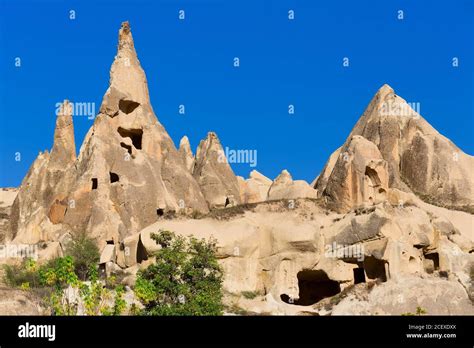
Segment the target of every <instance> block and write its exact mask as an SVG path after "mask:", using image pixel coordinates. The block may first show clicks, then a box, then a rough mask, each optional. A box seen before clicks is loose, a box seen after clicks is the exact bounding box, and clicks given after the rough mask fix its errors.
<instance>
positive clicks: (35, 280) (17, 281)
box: [3, 259, 40, 290]
mask: <svg viewBox="0 0 474 348" xmlns="http://www.w3.org/2000/svg"><path fill="white" fill-rule="evenodd" d="M3 268H4V271H5V274H4V281H5V283H6V284H7V285H8V286H11V287H14V288H16V287H20V288H22V289H23V290H28V289H30V288H36V287H39V286H40V278H39V275H38V272H37V268H38V266H37V264H36V261H35V260H33V259H25V260H23V262H22V263H21V264H19V265H4V267H3Z"/></svg>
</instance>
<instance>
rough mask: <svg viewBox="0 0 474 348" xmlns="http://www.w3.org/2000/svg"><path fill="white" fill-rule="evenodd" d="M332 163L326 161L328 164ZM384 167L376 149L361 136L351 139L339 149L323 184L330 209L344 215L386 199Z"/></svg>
mask: <svg viewBox="0 0 474 348" xmlns="http://www.w3.org/2000/svg"><path fill="white" fill-rule="evenodd" d="M331 161H334V159H333V158H332V159H330V162H331ZM388 176H389V175H388V165H387V162H386V161H385V160H384V159H383V158H382V155H381V153H380V151H379V149H378V148H377V146H376V145H375V144H374V143H372V142H370V141H368V140H367V139H365V138H363V137H361V136H357V135H356V136H353V137H352V139H350V141H349V142H348V143H347V144H346V145H345V146H343V147H342V149H341V152H340V155H339V156H338V159H337V161H336V162H335V163H334V167H333V169H332V171H331V174H330V175H329V176H328V177H327V178H326V176H325V175H324V176H323V177H321V181H323V180H325V181H326V183H325V186H323V183H321V184H320V185H319V186H320V187H321V188H322V189H323V190H324V193H323V194H324V196H326V197H327V198H328V203H329V205H330V207H332V208H333V209H335V210H337V211H348V210H350V209H352V208H356V207H360V206H362V205H364V204H374V203H379V202H382V201H384V200H385V199H386V192H387V190H388Z"/></svg>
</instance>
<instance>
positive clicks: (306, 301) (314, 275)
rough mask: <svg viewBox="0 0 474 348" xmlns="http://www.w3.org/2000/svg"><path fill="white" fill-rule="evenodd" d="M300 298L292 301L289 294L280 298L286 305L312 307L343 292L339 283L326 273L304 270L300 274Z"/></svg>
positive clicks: (298, 276) (298, 275)
mask: <svg viewBox="0 0 474 348" xmlns="http://www.w3.org/2000/svg"><path fill="white" fill-rule="evenodd" d="M297 278H298V288H299V298H298V299H295V300H292V299H291V298H290V296H288V295H287V294H282V295H281V296H280V298H281V300H282V301H283V302H286V303H290V304H295V305H299V306H310V305H312V304H315V303H316V302H319V301H321V300H322V299H324V298H326V297H331V296H334V295H337V294H338V293H340V292H341V286H340V285H339V282H337V281H335V280H331V279H329V277H328V275H327V274H326V272H324V271H321V270H317V271H310V270H304V271H301V272H298V274H297Z"/></svg>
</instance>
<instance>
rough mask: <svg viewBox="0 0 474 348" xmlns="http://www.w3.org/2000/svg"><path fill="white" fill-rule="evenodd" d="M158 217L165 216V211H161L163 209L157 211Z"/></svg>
mask: <svg viewBox="0 0 474 348" xmlns="http://www.w3.org/2000/svg"><path fill="white" fill-rule="evenodd" d="M156 215H158V216H163V215H165V210H164V209H161V208H158V209H156Z"/></svg>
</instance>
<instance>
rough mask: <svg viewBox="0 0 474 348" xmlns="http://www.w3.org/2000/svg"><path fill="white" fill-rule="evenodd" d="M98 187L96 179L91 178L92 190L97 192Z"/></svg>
mask: <svg viewBox="0 0 474 348" xmlns="http://www.w3.org/2000/svg"><path fill="white" fill-rule="evenodd" d="M98 186H99V182H98V180H97V178H92V189H93V190H97V187H98Z"/></svg>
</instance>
